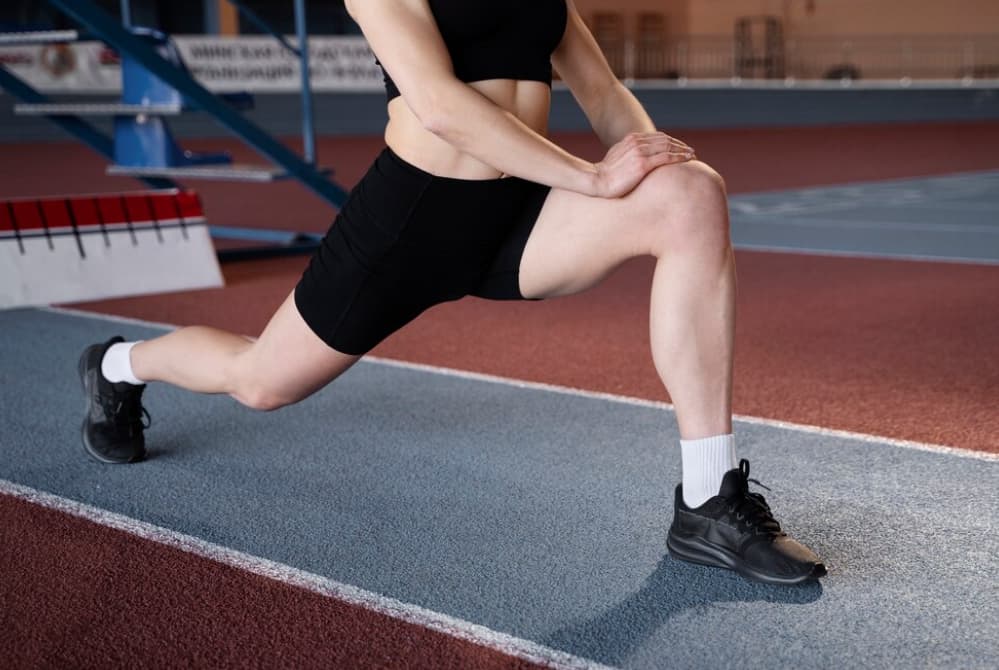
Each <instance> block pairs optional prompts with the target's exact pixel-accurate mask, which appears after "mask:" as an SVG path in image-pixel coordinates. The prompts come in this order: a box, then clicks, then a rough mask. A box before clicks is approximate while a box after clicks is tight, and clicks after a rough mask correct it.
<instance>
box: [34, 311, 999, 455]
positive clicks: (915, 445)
mask: <svg viewBox="0 0 999 670" xmlns="http://www.w3.org/2000/svg"><path fill="white" fill-rule="evenodd" d="M38 309H39V310H41V311H46V312H52V313H55V314H66V315H68V316H79V317H83V318H89V319H94V320H97V321H110V322H114V323H124V324H129V325H135V326H146V327H150V328H160V329H166V330H173V329H175V328H177V327H178V326H175V325H170V324H165V323H158V322H154V321H143V320H141V319H133V318H130V317H124V316H115V315H109V314H98V313H96V312H85V311H82V310H76V309H72V308H67V307H39V308H38ZM365 362H367V363H374V364H377V365H384V366H389V367H396V368H403V369H407V370H415V371H420V372H429V373H432V374H437V375H443V376H447V377H458V378H461V379H469V380H473V381H480V382H488V383H491V384H501V385H504V386H513V387H515V388H522V389H531V390H535V391H548V392H551V393H560V394H563V395H572V396H577V397H580V398H588V399H591V400H605V401H607V402H614V403H620V404H623V405H632V406H635V407H648V408H653V409H661V410H666V411H669V412H673V411H674V409H673V405H671V404H669V403H665V402H661V401H658V400H646V399H644V398H635V397H633V396H624V395H617V394H614V393H603V392H600V391H586V390H584V389H577V388H572V387H570V386H559V385H557V384H545V383H543V382H532V381H525V380H522V379H514V378H512V377H500V376H498V375H490V374H485V373H482V372H469V371H467V370H458V369H456V368H446V367H441V366H437V365H428V364H426V363H411V362H409V361H400V360H396V359H393V358H382V357H379V356H371V355H368V356H365V357H364V358H363V359H362V360H361V363H365ZM732 418H733V419H734V420H736V421H742V422H744V423H751V424H754V425H759V426H770V427H773V428H780V429H783V430H793V431H796V432H800V433H810V434H813V435H824V436H828V437H839V438H844V439H849V440H859V441H861V442H869V443H872V444H882V445H886V446H892V447H900V448H903V449H915V450H918V451H930V452H933V453H937V454H946V455H948V456H959V457H961V458H974V459H978V460H982V461H993V462H999V454H992V453H988V452H984V451H974V450H972V449H962V448H960V447H948V446H946V445H943V444H930V443H924V442H914V441H912V440H898V439H895V438H890V437H882V436H879V435H870V434H868V433H856V432H853V431H848V430H835V429H831V428H823V427H822V426H813V425H809V424H804V423H792V422H790V421H780V420H777V419H767V418H763V417H755V416H746V415H742V414H734V415H733V416H732Z"/></svg>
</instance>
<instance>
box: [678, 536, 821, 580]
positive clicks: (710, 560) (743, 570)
mask: <svg viewBox="0 0 999 670" xmlns="http://www.w3.org/2000/svg"><path fill="white" fill-rule="evenodd" d="M666 547H667V548H668V549H669V553H670V555H671V556H674V557H675V558H679V559H681V560H684V561H687V562H689V563H697V564H698V565H706V566H708V567H712V568H725V569H728V570H732V571H734V572H736V573H738V574H739V575H742V576H743V577H745V578H746V579H749V580H751V581H754V582H762V583H764V584H780V585H785V586H788V585H793V584H801V583H802V582H807V581H809V580H813V579H818V578H820V577H825V576H826V568H825V566H824V565H823V564H821V563H817V564H815V565H814V566H813V567H812V570H811V571H810V572H807V573H805V574H803V575H799V576H795V577H778V576H775V575H768V574H765V573H762V572H758V571H756V570H754V569H753V568H751V567H749V566H747V565H746V564H745V563H743V561H742V560H740V559H739V557H738V556H737V555H735V554H734V553H732V552H731V551H728V550H727V549H724V548H722V547H717V546H715V545H713V544H710V543H709V542H706V541H705V540H704V539H702V538H700V537H696V536H693V537H680V536H678V535H675V534H674V533H672V532H671V533H669V534H668V535H667V536H666Z"/></svg>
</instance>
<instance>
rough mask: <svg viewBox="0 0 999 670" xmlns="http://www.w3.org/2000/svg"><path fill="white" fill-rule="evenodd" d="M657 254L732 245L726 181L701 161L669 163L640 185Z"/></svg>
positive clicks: (651, 173) (652, 173)
mask: <svg viewBox="0 0 999 670" xmlns="http://www.w3.org/2000/svg"><path fill="white" fill-rule="evenodd" d="M638 195H639V196H640V197H641V198H642V199H643V200H642V204H641V210H642V211H643V213H645V216H644V217H643V219H645V220H646V222H647V224H646V225H647V229H648V230H649V231H650V237H651V239H652V247H653V253H654V254H655V255H658V254H659V253H661V252H663V251H664V250H674V251H675V250H678V249H680V248H685V247H691V246H697V247H705V246H707V247H711V248H718V249H723V248H725V247H727V245H728V244H729V230H728V200H727V198H726V195H725V180H724V179H723V178H722V176H721V175H720V174H718V172H717V171H716V170H714V169H713V168H712V167H711V166H709V165H708V164H706V163H702V162H701V161H689V162H686V163H680V164H674V165H665V166H662V167H659V168H656V169H655V170H653V171H652V172H650V173H649V174H648V176H647V177H646V178H645V180H644V181H643V182H642V184H641V185H640V186H639V193H638Z"/></svg>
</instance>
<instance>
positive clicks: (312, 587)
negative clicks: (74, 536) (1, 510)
mask: <svg viewBox="0 0 999 670" xmlns="http://www.w3.org/2000/svg"><path fill="white" fill-rule="evenodd" d="M0 494H7V495H10V496H13V497H15V498H19V499H21V500H25V501H27V502H30V503H33V504H35V505H40V506H42V507H46V508H48V509H52V510H57V511H60V512H64V513H66V514H69V515H72V516H75V517H79V518H82V519H86V520H88V521H92V522H94V523H97V524H100V525H102V526H106V527H108V528H114V529H115V530H120V531H123V532H126V533H130V534H132V535H135V536H136V537H140V538H142V539H144V540H149V541H151V542H156V543H159V544H162V545H165V546H168V547H173V548H174V549H180V550H181V551H185V552H187V553H190V554H194V555H195V556H200V557H202V558H207V559H209V560H211V561H215V562H217V563H222V564H224V565H229V566H232V567H234V568H238V569H240V570H245V571H247V572H251V573H253V574H256V575H260V576H262V577H267V578H269V579H273V580H276V581H279V582H282V583H284V584H288V585H289V586H293V587H297V588H300V589H305V590H307V591H311V592H312V593H316V594H319V595H321V596H325V597H327V598H332V599H336V600H341V601H343V602H347V603H350V604H351V605H357V606H360V607H364V608H365V609H368V610H371V611H374V612H377V613H379V614H383V615H385V616H389V617H392V618H393V619H398V620H400V621H405V622H406V623H410V624H415V625H417V626H422V627H424V628H428V629H430V630H433V631H437V632H439V633H443V634H445V635H450V636H451V637H454V638H457V639H459V640H464V641H466V642H471V643H473V644H477V645H479V646H482V647H487V648H489V649H493V650H495V651H498V652H501V653H503V654H506V655H508V656H513V657H514V658H518V659H522V660H525V661H528V662H530V663H534V664H537V665H543V666H547V667H550V668H556V669H559V670H561V669H563V668H564V669H566V670H568V669H573V670H576V669H587V670H590V669H592V670H605V669H606V670H610V669H609V666H606V665H602V664H600V663H597V662H595V661H591V660H589V659H585V658H580V657H578V656H573V655H572V654H568V653H566V652H563V651H559V650H557V649H552V648H550V647H545V646H543V645H540V644H537V643H536V642H532V641H530V640H523V639H521V638H518V637H514V636H512V635H507V634H506V633H501V632H499V631H494V630H491V629H489V628H486V627H485V626H480V625H478V624H475V623H472V622H470V621H464V620H462V619H457V618H455V617H451V616H448V615H447V614H441V613H440V612H434V611H432V610H428V609H426V608H423V607H420V606H419V605H413V604H411V603H405V602H402V601H401V600H396V599H395V598H389V597H387V596H383V595H380V594H378V593H374V592H372V591H365V590H364V589H361V588H358V587H356V586H352V585H350V584H344V583H342V582H338V581H335V580H332V579H328V578H326V577H323V576H321V575H316V574H313V573H310V572H305V571H304V570H299V569H298V568H294V567H291V566H290V565H284V564H282V563H277V562H275V561H271V560H268V559H266V558H260V557H259V556H253V555H251V554H246V553H243V552H241V551H236V550H234V549H230V548H228V547H223V546H220V545H217V544H212V543H211V542H206V541H204V540H202V539H199V538H197V537H192V536H191V535H185V534H183V533H178V532H176V531H173V530H170V529H168V528H162V527H160V526H154V525H153V524H150V523H146V522H145V521H139V520H138V519H132V518H130V517H127V516H124V515H121V514H117V513H115V512H109V511H107V510H104V509H100V508H97V507H92V506H90V505H87V504H84V503H81V502H78V501H75V500H70V499H68V498H63V497H61V496H57V495H54V494H51V493H46V492H44V491H39V490H37V489H33V488H31V487H28V486H22V485H21V484H15V483H14V482H10V481H7V480H5V479H0Z"/></svg>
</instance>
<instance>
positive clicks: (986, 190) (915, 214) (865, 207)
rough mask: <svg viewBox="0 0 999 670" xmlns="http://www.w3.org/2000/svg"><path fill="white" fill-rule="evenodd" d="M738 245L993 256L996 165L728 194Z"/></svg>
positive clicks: (996, 248)
mask: <svg viewBox="0 0 999 670" xmlns="http://www.w3.org/2000/svg"><path fill="white" fill-rule="evenodd" d="M730 210H731V218H732V241H733V243H734V244H735V246H736V247H738V248H740V249H761V250H778V251H807V252H816V253H827V254H842V255H848V256H877V257H884V258H910V259H929V260H953V261H963V262H972V263H999V171H990V172H968V173H963V174H952V175H946V176H941V177H927V178H922V179H896V180H890V181H881V182H868V183H861V184H847V185H843V186H823V187H816V188H806V189H795V190H787V191H772V192H767V193H752V194H747V195H737V196H733V197H732V198H731V201H730Z"/></svg>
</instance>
